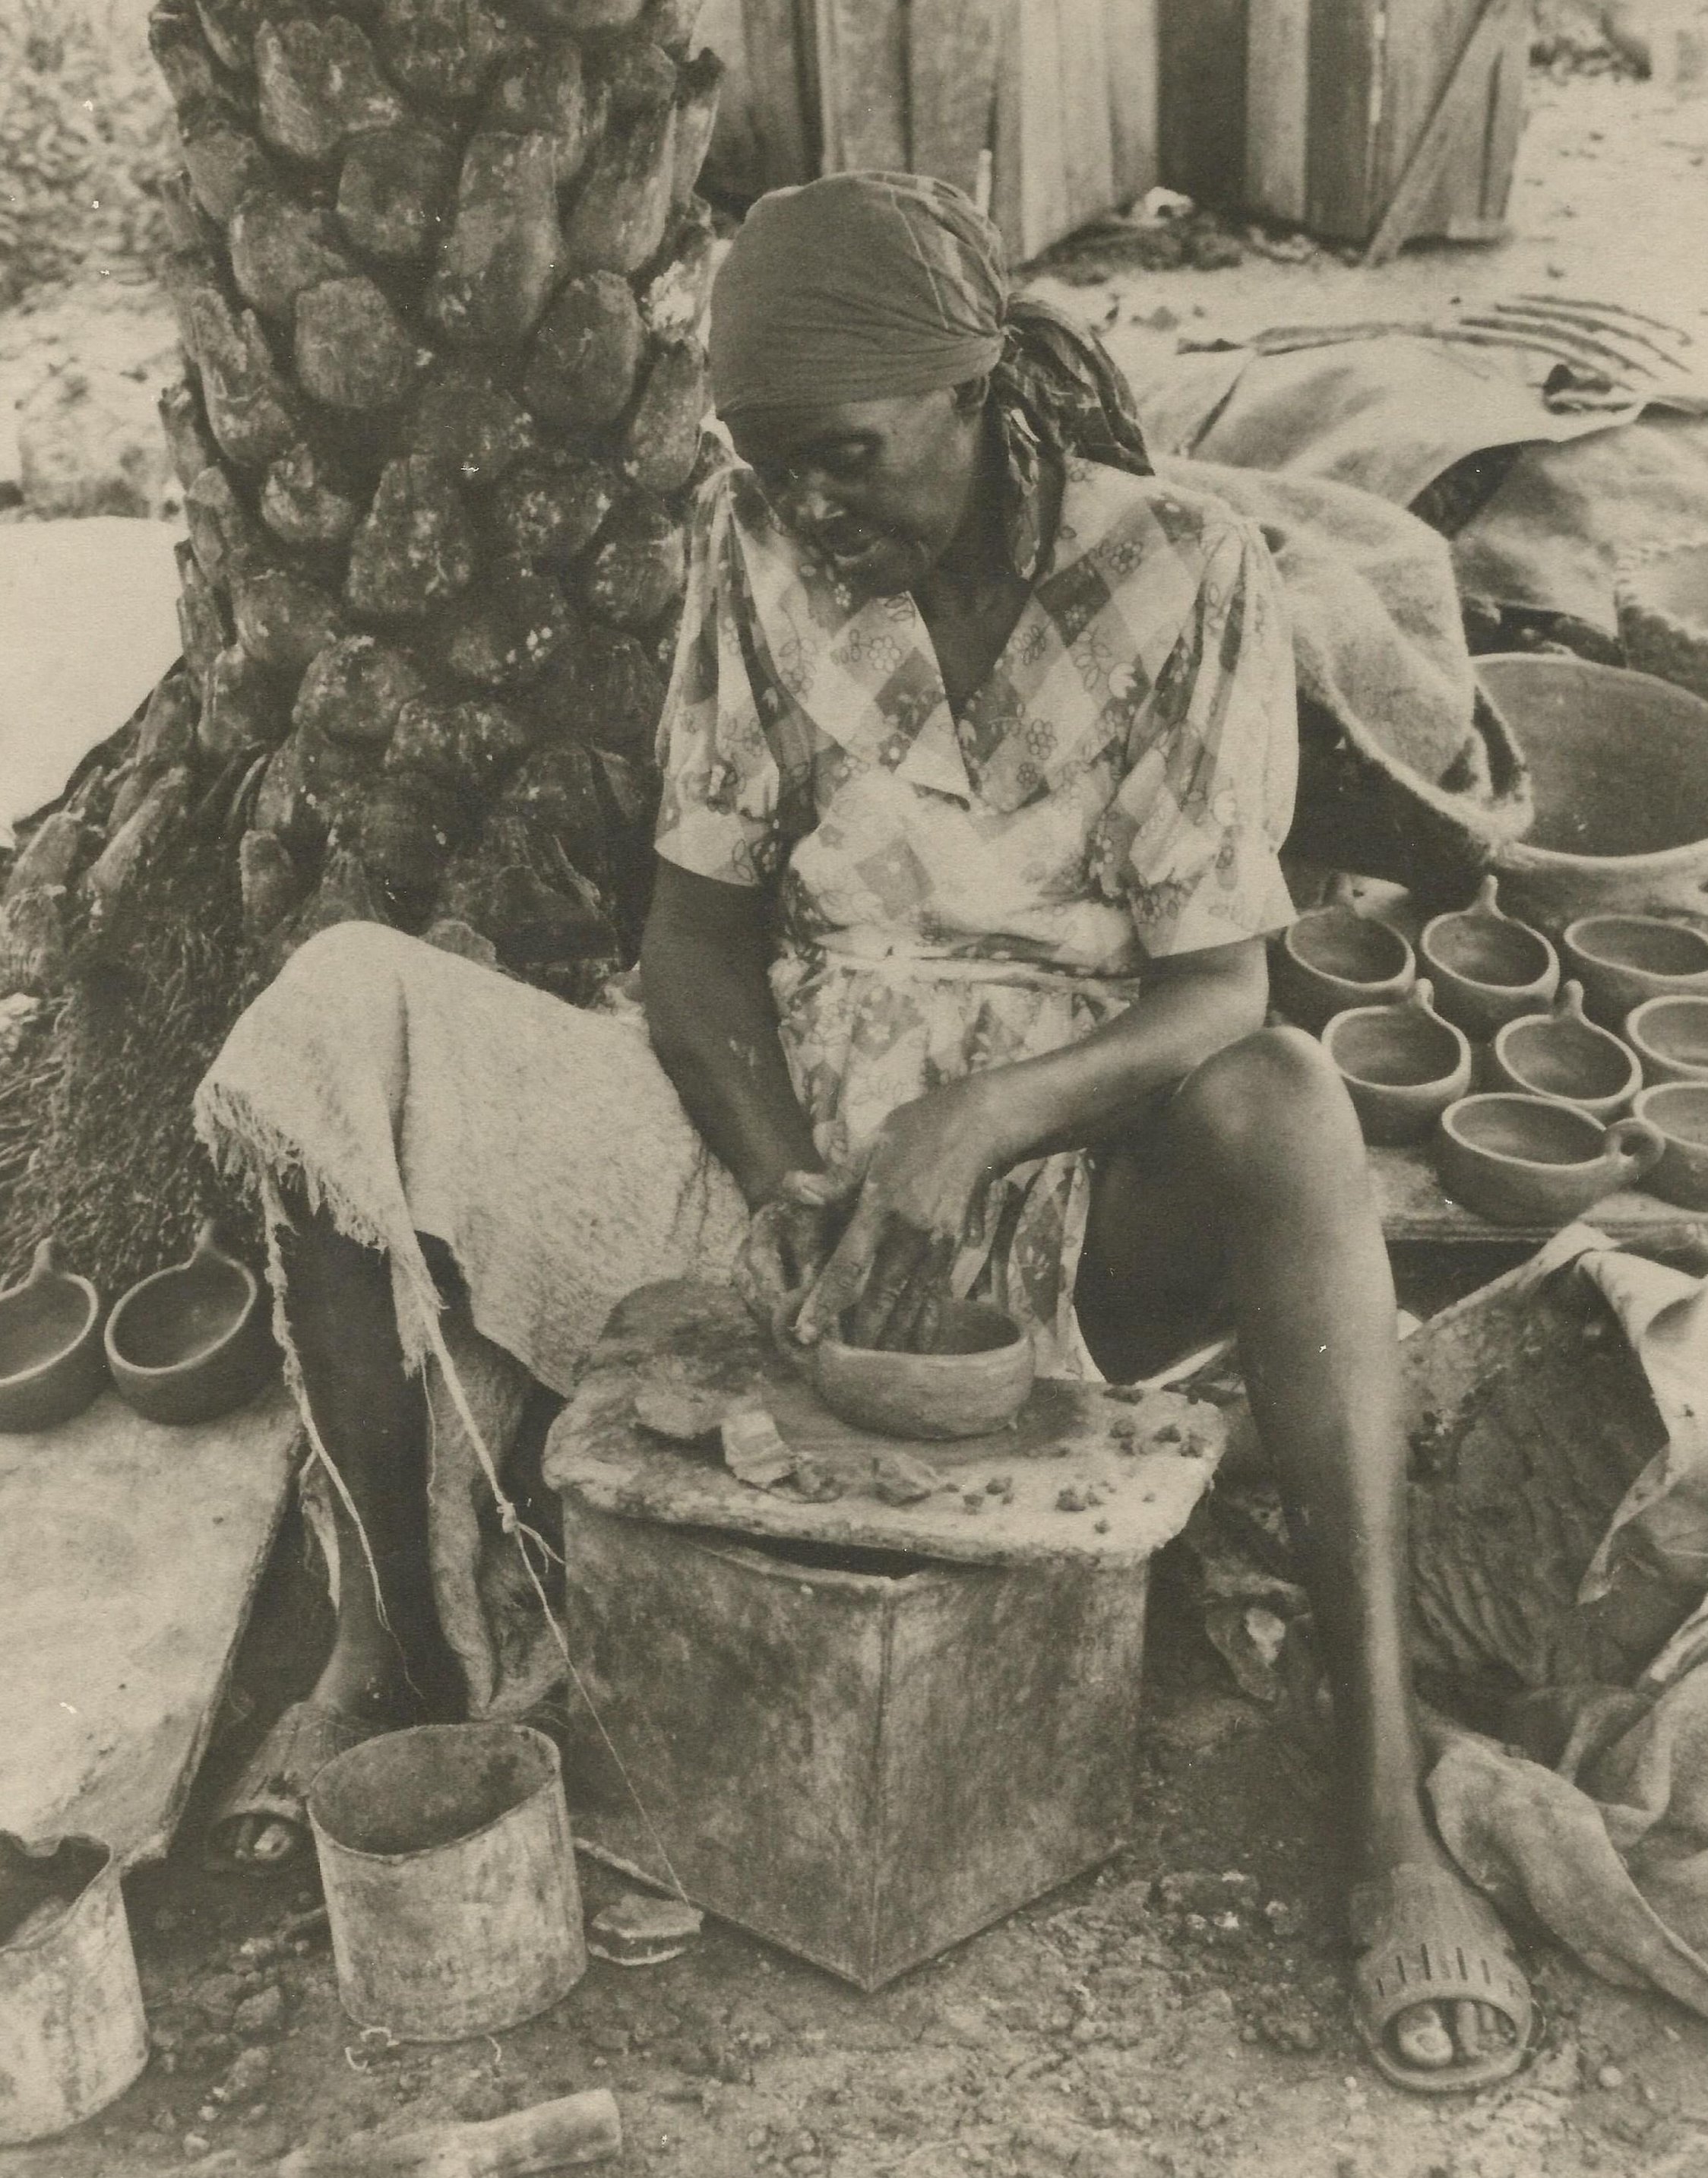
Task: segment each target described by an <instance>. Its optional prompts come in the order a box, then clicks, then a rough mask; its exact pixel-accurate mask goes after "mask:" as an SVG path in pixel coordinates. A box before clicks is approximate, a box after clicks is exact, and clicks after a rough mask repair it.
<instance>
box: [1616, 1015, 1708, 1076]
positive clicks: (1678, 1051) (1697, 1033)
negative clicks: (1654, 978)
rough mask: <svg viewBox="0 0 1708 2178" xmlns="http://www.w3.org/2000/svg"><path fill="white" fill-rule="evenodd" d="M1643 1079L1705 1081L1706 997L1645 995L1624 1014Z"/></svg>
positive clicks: (1707, 1047)
mask: <svg viewBox="0 0 1708 2178" xmlns="http://www.w3.org/2000/svg"><path fill="white" fill-rule="evenodd" d="M1625 1041H1626V1042H1627V1043H1629V1045H1630V1047H1631V1048H1632V1050H1633V1051H1634V1052H1635V1053H1636V1054H1637V1056H1638V1058H1639V1059H1641V1060H1642V1062H1643V1079H1644V1080H1645V1081H1649V1082H1655V1081H1708V998H1705V999H1645V1001H1644V1002H1643V1004H1641V1005H1640V1006H1633V1007H1632V1009H1631V1010H1630V1012H1629V1013H1628V1014H1627V1015H1625Z"/></svg>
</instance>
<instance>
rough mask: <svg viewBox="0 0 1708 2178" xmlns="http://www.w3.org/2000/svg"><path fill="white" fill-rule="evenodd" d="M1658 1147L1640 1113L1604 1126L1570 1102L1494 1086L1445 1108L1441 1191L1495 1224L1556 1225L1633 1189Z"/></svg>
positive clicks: (1659, 1137)
mask: <svg viewBox="0 0 1708 2178" xmlns="http://www.w3.org/2000/svg"><path fill="white" fill-rule="evenodd" d="M1665 1148H1666V1143H1665V1141H1664V1140H1663V1139H1662V1135H1661V1132H1660V1130H1659V1129H1658V1128H1657V1127H1655V1126H1653V1125H1651V1124H1650V1122H1649V1121H1648V1120H1646V1119H1635V1118H1632V1119H1615V1120H1614V1122H1613V1125H1612V1126H1611V1127H1605V1128H1604V1127H1603V1126H1602V1123H1601V1121H1600V1120H1599V1119H1591V1117H1590V1116H1589V1114H1588V1113H1587V1112H1580V1111H1579V1110H1578V1109H1577V1108H1576V1107H1575V1106H1574V1105H1571V1104H1561V1103H1552V1102H1551V1101H1550V1100H1549V1099H1548V1098H1547V1097H1520V1096H1515V1095H1513V1094H1510V1093H1509V1092H1505V1091H1496V1092H1493V1093H1492V1094H1489V1095H1484V1096H1478V1097H1460V1100H1459V1102H1458V1103H1456V1104H1449V1106H1448V1108H1447V1109H1446V1110H1445V1111H1444V1112H1443V1114H1442V1115H1441V1130H1440V1135H1439V1137H1438V1144H1437V1162H1438V1165H1439V1167H1440V1171H1441V1178H1442V1184H1443V1185H1444V1186H1445V1188H1446V1190H1447V1191H1448V1193H1449V1195H1451V1196H1454V1199H1455V1200H1456V1201H1460V1202H1465V1203H1469V1204H1470V1206H1471V1208H1472V1209H1473V1210H1480V1211H1481V1212H1482V1214H1483V1216H1484V1217H1485V1218H1493V1219H1494V1221H1495V1222H1496V1223H1497V1224H1500V1225H1543V1226H1558V1225H1566V1224H1569V1223H1570V1222H1571V1220H1572V1219H1573V1218H1578V1217H1581V1216H1582V1214H1583V1212H1585V1210H1587V1209H1588V1208H1589V1207H1590V1205H1591V1203H1592V1202H1599V1201H1601V1199H1602V1196H1604V1195H1611V1194H1612V1193H1613V1190H1614V1189H1615V1188H1619V1187H1634V1186H1635V1185H1636V1184H1637V1182H1638V1181H1639V1180H1640V1179H1642V1178H1643V1177H1644V1175H1645V1174H1646V1173H1648V1172H1649V1171H1650V1170H1651V1168H1653V1167H1654V1166H1655V1165H1656V1164H1657V1163H1659V1162H1660V1158H1661V1154H1662V1151H1663V1150H1664V1149H1665Z"/></svg>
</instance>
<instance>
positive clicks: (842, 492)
mask: <svg viewBox="0 0 1708 2178" xmlns="http://www.w3.org/2000/svg"><path fill="white" fill-rule="evenodd" d="M983 413H984V410H983V403H982V401H981V400H980V399H975V398H974V397H972V393H971V390H970V389H958V388H953V387H945V388H944V389H943V390H942V391H939V392H933V393H909V394H901V395H897V396H893V397H890V398H888V399H886V400H882V401H850V402H841V403H838V404H835V405H827V406H826V407H824V408H791V409H786V410H775V411H772V412H769V413H767V414H765V415H763V416H749V417H744V418H743V419H741V420H740V421H739V423H737V424H732V426H731V427H730V435H731V436H732V437H733V438H734V441H735V451H736V452H737V453H738V454H739V455H740V457H741V458H742V460H743V461H745V462H747V464H748V465H749V467H750V468H751V469H752V470H753V473H754V474H755V475H756V477H757V478H758V479H759V484H760V489H761V490H762V491H763V492H764V494H765V496H766V498H767V501H769V503H770V505H771V506H772V510H773V512H775V513H776V515H777V517H778V521H779V522H781V523H782V524H783V527H784V528H786V529H788V530H789V531H790V532H791V533H792V534H794V536H796V537H799V539H801V541H802V542H803V543H804V544H807V545H809V546H810V547H811V548H812V550H814V551H816V553H818V554H819V555H821V557H822V558H823V559H825V560H826V561H828V562H829V564H830V565H831V566H832V567H834V568H835V570H836V572H838V574H839V575H840V576H841V577H843V580H844V581H845V582H846V583H849V586H850V588H854V589H855V590H857V591H859V592H861V593H863V594H865V595H867V596H872V597H877V596H885V595H888V594H892V593H893V592H896V591H899V590H908V589H913V588H915V587H916V586H917V585H918V584H919V583H920V582H922V581H923V580H924V579H925V576H926V575H928V574H929V573H930V571H931V569H932V568H933V567H934V566H936V563H937V561H939V560H941V557H942V556H943V555H944V553H945V552H946V551H947V550H948V547H949V544H950V543H951V541H952V539H953V538H954V536H955V534H956V532H957V531H958V529H959V528H960V527H961V524H962V523H963V520H964V519H965V518H966V516H967V513H968V511H969V507H970V506H971V505H972V501H973V495H974V484H975V483H976V481H977V477H978V469H979V457H980V446H981V436H982V435H981V428H980V427H981V423H982V419H983Z"/></svg>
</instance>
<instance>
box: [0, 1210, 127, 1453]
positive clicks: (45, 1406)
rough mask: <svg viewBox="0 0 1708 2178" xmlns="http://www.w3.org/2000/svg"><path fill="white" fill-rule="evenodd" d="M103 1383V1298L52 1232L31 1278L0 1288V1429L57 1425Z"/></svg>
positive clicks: (33, 1265) (38, 1252)
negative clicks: (71, 1264)
mask: <svg viewBox="0 0 1708 2178" xmlns="http://www.w3.org/2000/svg"><path fill="white" fill-rule="evenodd" d="M105 1385H106V1355H105V1354H103V1353H102V1351H101V1295H100V1294H98V1293H97V1292H96V1291H95V1288H94V1286H93V1285H92V1284H91V1283H90V1281H89V1280H88V1279H87V1278H79V1276H78V1275H77V1273H76V1272H74V1271H69V1270H68V1269H67V1268H66V1267H65V1263H64V1260H63V1257H62V1256H61V1254H60V1250H59V1243H58V1242H57V1240H55V1239H52V1237H51V1236H50V1237H49V1238H48V1239H45V1240H43V1241H42V1242H41V1245H39V1246H38V1247H37V1249H36V1250H35V1260H34V1261H32V1262H31V1264H30V1275H29V1277H28V1278H25V1280H24V1281H23V1283H21V1284H19V1285H15V1286H11V1287H8V1289H7V1290H6V1291H5V1292H4V1293H0V1430H4V1431H25V1430H46V1429H53V1428H56V1427H57V1426H58V1424H60V1423H61V1422H65V1421H69V1420H71V1417H72V1416H73V1415H79V1414H81V1413H82V1411H83V1409H85V1407H86V1406H87V1405H88V1404H89V1403H90V1400H91V1399H92V1398H95V1394H96V1393H98V1392H100V1391H101V1389H102V1388H103V1387H105Z"/></svg>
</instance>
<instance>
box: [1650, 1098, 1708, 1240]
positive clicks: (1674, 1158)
mask: <svg viewBox="0 0 1708 2178" xmlns="http://www.w3.org/2000/svg"><path fill="white" fill-rule="evenodd" d="M1634 1110H1635V1112H1636V1114H1637V1117H1638V1118H1639V1119H1646V1120H1647V1121H1648V1123H1649V1125H1651V1127H1658V1128H1659V1129H1660V1130H1661V1134H1662V1138H1663V1140H1664V1141H1665V1144H1666V1146H1665V1148H1664V1149H1663V1150H1662V1152H1661V1156H1660V1159H1659V1161H1658V1163H1656V1166H1655V1168H1654V1170H1653V1171H1652V1172H1651V1174H1649V1177H1648V1179H1647V1181H1646V1183H1645V1185H1647V1187H1648V1190H1649V1192H1650V1193H1651V1195H1658V1196H1661V1197H1662V1200H1663V1201H1667V1202H1678V1203H1682V1204H1683V1207H1684V1208H1685V1209H1687V1210H1708V1081H1662V1082H1657V1083H1656V1086H1654V1087H1653V1088H1652V1089H1645V1090H1644V1091H1643V1092H1642V1094H1641V1095H1640V1097H1638V1099H1637V1102H1636V1104H1635V1106H1634Z"/></svg>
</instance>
